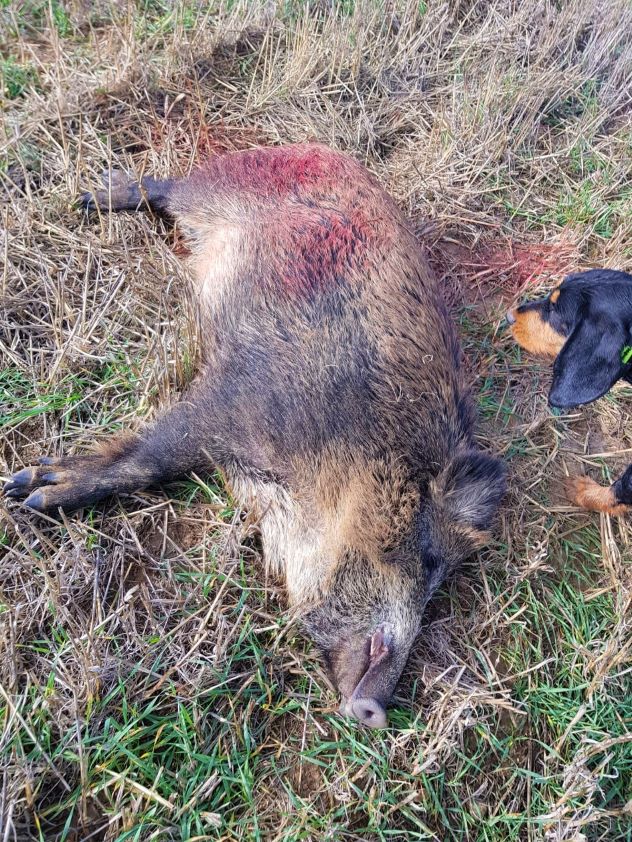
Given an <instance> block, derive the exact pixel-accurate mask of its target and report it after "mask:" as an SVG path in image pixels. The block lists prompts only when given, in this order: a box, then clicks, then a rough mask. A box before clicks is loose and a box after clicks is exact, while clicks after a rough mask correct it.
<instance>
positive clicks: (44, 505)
mask: <svg viewBox="0 0 632 842" xmlns="http://www.w3.org/2000/svg"><path fill="white" fill-rule="evenodd" d="M198 414H199V410H196V406H195V404H194V403H193V402H188V401H182V402H181V403H179V404H176V405H175V406H174V407H173V409H171V411H170V412H168V413H167V414H166V415H165V416H163V417H162V418H161V419H160V420H159V421H158V422H157V423H156V425H155V426H154V427H153V428H149V429H147V430H145V431H143V432H142V433H140V434H139V435H138V436H135V435H134V436H132V435H125V436H118V437H114V438H113V439H111V440H109V441H108V442H106V443H105V444H104V445H103V446H102V447H101V448H100V449H98V450H97V451H96V452H94V453H87V454H85V455H82V456H62V457H59V458H54V457H50V456H43V457H41V458H40V459H39V460H38V464H37V465H35V466H32V467H29V468H23V469H22V470H21V471H18V472H17V473H16V474H14V475H13V476H12V477H11V479H10V480H9V481H8V482H7V483H6V485H5V486H4V489H3V491H4V494H5V496H6V497H15V498H21V497H25V498H26V499H25V500H24V504H25V505H26V506H29V508H31V509H35V510H36V511H40V512H45V511H53V512H54V511H57V509H59V508H62V509H64V510H65V511H71V510H72V509H79V508H82V507H83V506H90V505H92V504H93V503H96V502H97V501H99V500H102V499H103V498H104V497H109V496H110V495H111V494H125V493H130V492H132V491H138V490H139V489H142V488H147V487H148V486H150V485H154V484H157V483H162V482H167V481H169V480H172V479H175V478H176V477H178V476H181V475H182V474H186V473H188V472H189V471H192V470H196V469H198V470H199V469H204V468H208V467H211V465H212V459H211V457H210V456H209V454H208V452H207V449H206V447H205V444H206V443H209V444H210V442H208V438H207V437H205V439H206V440H205V442H202V441H201V440H200V439H199V436H198V435H196V433H195V429H196V427H195V424H193V421H194V419H195V417H197V415H198ZM198 429H199V424H198ZM211 441H212V439H211Z"/></svg>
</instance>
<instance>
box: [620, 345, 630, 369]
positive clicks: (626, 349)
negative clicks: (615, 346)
mask: <svg viewBox="0 0 632 842" xmlns="http://www.w3.org/2000/svg"><path fill="white" fill-rule="evenodd" d="M621 362H622V363H623V365H627V364H628V363H630V362H632V345H624V346H623V348H622V349H621Z"/></svg>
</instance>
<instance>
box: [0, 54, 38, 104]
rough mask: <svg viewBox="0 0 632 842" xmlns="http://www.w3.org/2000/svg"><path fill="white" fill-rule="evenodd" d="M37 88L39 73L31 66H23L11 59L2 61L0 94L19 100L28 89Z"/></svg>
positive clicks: (0, 63)
mask: <svg viewBox="0 0 632 842" xmlns="http://www.w3.org/2000/svg"><path fill="white" fill-rule="evenodd" d="M32 86H37V71H36V70H35V68H34V67H33V66H32V65H30V64H21V63H18V62H17V61H15V59H13V58H11V57H9V58H5V59H1V60H0V92H2V95H3V96H5V97H7V99H17V98H18V97H21V96H23V95H24V93H25V92H26V91H27V90H28V88H30V87H32Z"/></svg>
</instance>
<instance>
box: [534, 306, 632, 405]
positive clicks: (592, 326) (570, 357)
mask: <svg viewBox="0 0 632 842" xmlns="http://www.w3.org/2000/svg"><path fill="white" fill-rule="evenodd" d="M625 344H626V333H625V330H624V327H623V325H622V324H621V323H617V322H614V321H610V320H609V321H607V322H605V323H604V322H603V321H602V322H595V321H592V320H590V319H583V320H582V321H581V322H580V323H579V324H578V325H577V327H576V328H575V329H574V330H573V332H572V333H571V335H570V336H569V337H568V339H567V340H566V343H565V344H564V347H563V348H562V350H561V351H560V353H559V354H558V355H557V358H556V360H555V363H554V364H553V383H552V384H551V391H550V392H549V404H550V405H551V406H556V407H559V408H561V409H564V408H567V407H570V406H579V405H580V404H584V403H591V402H592V401H596V400H597V398H600V397H601V396H602V395H605V394H606V392H608V391H609V390H610V389H611V388H612V386H613V385H614V384H615V383H616V382H617V380H618V379H619V378H620V377H621V374H622V372H623V364H622V361H621V352H622V350H623V348H624V347H625Z"/></svg>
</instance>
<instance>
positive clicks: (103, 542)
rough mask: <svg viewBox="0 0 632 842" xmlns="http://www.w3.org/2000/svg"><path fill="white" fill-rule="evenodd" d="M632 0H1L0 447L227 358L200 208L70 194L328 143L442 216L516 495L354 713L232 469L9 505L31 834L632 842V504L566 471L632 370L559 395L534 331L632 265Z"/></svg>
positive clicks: (83, 426) (605, 427)
mask: <svg viewBox="0 0 632 842" xmlns="http://www.w3.org/2000/svg"><path fill="white" fill-rule="evenodd" d="M631 31H632V6H630V3H629V2H627V0H609V2H600V0H574V2H564V0H560V2H545V0H522V2H517V1H514V0H480V2H475V1H474V0H471V1H468V0H451V2H439V0H430V1H429V2H427V3H426V2H417V0H415V2H408V3H406V2H387V0H384V2H383V3H378V2H377V0H375V2H369V1H368V0H366V2H365V1H364V0H355V2H354V0H341V2H339V3H333V4H332V3H330V2H326V0H322V1H321V2H314V3H312V4H311V6H307V5H306V4H305V3H304V2H298V0H286V2H280V3H278V4H276V3H274V2H272V3H265V4H258V3H255V2H251V3H241V2H239V0H233V2H231V0H225V2H223V3H221V4H215V5H211V6H210V7H209V6H207V5H206V4H202V3H199V4H198V3H194V2H186V3H183V4H175V5H173V4H171V3H168V2H167V1H166V0H145V1H144V2H142V3H138V4H132V3H130V4H126V3H120V4H116V5H114V4H112V3H110V2H107V0H101V2H96V3H88V2H81V0H76V2H69V3H63V2H60V0H48V2H44V0H24V2H12V0H0V96H1V98H2V106H3V109H2V110H3V113H2V116H1V117H0V120H1V121H2V122H1V130H0V151H1V156H0V196H1V200H2V205H1V207H0V210H1V214H2V223H3V224H2V231H1V232H0V233H1V236H2V241H1V243H0V245H1V250H0V254H1V255H2V259H1V261H0V262H1V264H2V272H1V273H0V283H1V295H2V313H1V315H0V407H1V409H0V414H1V416H2V418H1V423H2V431H3V436H2V441H1V446H2V451H1V454H0V457H1V460H2V461H1V463H0V473H2V474H4V475H5V476H6V475H8V473H10V472H11V471H12V470H13V469H14V468H17V467H20V466H22V465H23V464H25V463H27V464H28V463H29V462H30V461H31V460H32V458H33V457H34V456H35V455H37V454H40V453H42V452H45V453H55V454H56V453H60V452H62V451H63V452H73V451H76V450H81V449H82V448H85V447H87V446H89V445H90V444H91V443H92V442H93V441H94V440H95V439H101V438H103V437H106V436H108V435H109V434H110V433H111V432H112V431H113V430H115V429H118V428H121V427H123V428H126V427H129V428H132V427H137V426H138V425H139V424H140V423H141V421H142V420H143V419H145V418H147V417H151V416H152V415H154V414H155V413H156V411H157V410H158V408H159V407H160V406H161V405H162V404H164V402H166V401H168V400H169V399H171V398H173V397H174V396H175V395H176V394H177V393H178V392H179V391H180V390H181V389H182V388H183V386H184V385H185V384H186V382H187V380H188V379H189V378H190V376H191V372H192V371H193V370H194V369H195V358H196V328H195V320H194V319H193V318H192V316H191V313H190V310H189V307H188V305H187V296H186V279H185V270H184V265H183V262H182V260H181V257H180V256H179V255H180V252H181V248H180V243H179V240H178V237H177V233H176V234H174V233H171V232H168V231H166V230H164V229H163V228H162V227H161V223H159V222H158V221H156V220H153V219H151V218H148V217H143V216H138V217H133V216H122V217H117V218H114V219H108V218H103V219H100V220H99V219H97V220H91V221H86V220H85V219H83V218H82V217H81V216H80V215H79V214H78V213H76V212H75V210H74V209H73V208H72V201H73V197H74V196H76V194H77V193H78V191H79V190H80V189H81V188H84V189H85V188H86V187H87V186H88V185H90V184H94V183H95V182H96V181H97V179H98V177H99V172H100V171H101V170H102V169H103V168H107V167H109V166H110V165H115V166H122V167H127V168H129V169H132V170H134V171H136V172H139V171H144V172H147V173H152V174H159V175H165V174H167V173H178V172H185V171H187V170H188V169H189V168H190V167H191V166H192V164H193V161H194V159H195V158H196V157H203V156H204V155H208V154H214V153H216V152H221V151H224V150H227V149H238V148H243V147H248V146H251V145H253V144H255V143H259V142H268V143H280V142H288V141H297V140H306V139H309V138H318V139H320V140H323V141H326V142H329V143H331V144H333V145H335V146H337V147H339V148H341V149H345V150H348V151H351V152H352V153H353V154H355V155H356V156H357V157H359V158H360V159H361V160H363V161H365V162H366V163H367V165H368V166H369V167H370V168H371V169H372V170H373V171H374V172H375V173H376V174H377V175H378V176H379V178H380V179H381V180H382V181H383V183H384V184H385V185H386V186H387V187H388V189H389V190H390V191H391V192H392V193H393V194H394V195H395V196H396V197H397V199H398V200H399V202H400V203H401V205H402V206H403V207H404V208H405V209H406V211H407V212H408V213H409V214H410V217H411V219H412V220H413V222H414V224H415V225H416V226H417V228H418V231H419V235H420V239H421V240H422V241H423V243H424V246H425V248H426V249H427V250H428V253H429V255H430V257H431V259H432V261H433V263H434V265H435V267H436V271H437V273H438V275H439V277H440V278H441V282H442V284H443V286H444V289H445V294H446V296H447V297H448V298H449V300H450V302H451V305H452V306H453V308H454V313H455V318H456V319H457V320H458V322H459V324H460V329H461V335H462V339H463V344H464V348H465V351H466V357H467V362H468V365H469V367H470V370H471V376H472V382H473V385H474V388H475V391H476V394H477V396H478V401H479V405H480V415H481V437H482V439H483V440H487V441H489V442H491V444H492V446H493V448H494V449H495V450H496V451H498V452H500V453H503V454H504V456H505V457H506V459H507V460H508V464H509V466H510V470H511V478H512V480H511V486H512V487H511V492H510V496H509V499H508V501H507V505H506V508H505V510H504V513H503V516H502V522H501V524H500V525H499V529H498V534H497V541H496V543H495V544H494V545H493V546H492V547H491V548H490V549H489V550H487V551H485V552H484V553H482V554H481V555H480V556H479V557H478V558H475V559H473V560H472V562H471V563H470V564H469V565H467V566H466V567H465V568H464V569H463V570H462V572H461V573H460V575H458V576H457V577H456V578H455V579H454V580H453V581H451V582H449V583H448V584H446V586H445V587H444V589H443V590H442V592H441V594H440V596H439V597H438V598H437V599H436V600H435V601H434V602H433V604H432V606H431V607H430V610H429V612H428V614H427V624H426V627H425V629H424V633H423V635H422V637H421V639H420V641H419V644H418V646H417V648H416V650H415V652H414V655H413V656H412V658H411V662H410V666H409V669H408V671H407V673H406V676H405V678H404V680H403V682H402V685H401V687H400V689H399V691H398V694H397V698H396V707H395V708H394V710H393V711H392V712H391V717H390V725H389V728H388V729H387V730H385V731H381V732H369V731H366V730H362V729H360V728H356V727H355V726H354V725H353V724H351V723H349V722H346V721H344V720H343V719H341V718H340V717H339V716H338V715H337V713H336V697H335V695H334V694H333V693H332V691H331V689H330V687H329V685H328V684H327V680H326V678H325V677H324V675H323V673H322V671H321V667H320V664H319V661H318V659H317V657H316V655H315V653H313V652H312V651H311V650H310V648H309V645H308V644H307V643H306V642H305V641H304V640H303V638H302V637H301V636H300V634H299V632H298V630H297V629H296V627H295V626H293V625H292V624H291V623H290V622H289V621H288V620H287V618H285V617H284V615H283V606H284V600H283V594H282V592H281V591H280V590H279V589H278V588H277V586H276V583H274V582H272V581H270V580H269V578H268V577H267V576H266V573H265V569H264V567H263V565H262V563H261V559H260V557H259V554H258V550H257V543H256V537H255V536H253V534H252V532H253V531H252V525H251V524H250V523H249V521H248V519H247V517H246V516H245V515H244V514H243V513H242V512H239V511H235V509H234V508H233V504H232V503H231V500H230V499H229V498H228V496H227V494H226V492H225V490H224V489H223V488H222V487H221V486H220V485H219V484H217V483H216V482H215V481H214V480H212V479H211V480H209V479H200V478H192V479H191V480H189V481H186V482H181V483H179V484H177V485H173V486H170V487H169V488H167V489H164V490H156V491H151V492H147V493H142V494H136V495H133V497H132V498H131V499H128V500H125V501H117V500H114V501H111V502H108V503H107V504H104V505H102V506H99V507H96V508H95V509H94V510H92V511H86V512H84V513H83V514H82V515H79V516H72V517H69V518H67V519H65V520H64V521H63V523H61V524H60V523H58V522H55V521H53V520H49V519H46V518H36V517H33V516H31V515H29V514H27V513H25V512H23V511H21V510H20V509H19V508H18V507H16V506H15V505H6V506H4V505H3V504H2V502H0V508H1V511H2V524H3V525H2V526H1V527H0V553H2V561H1V564H0V623H1V624H2V630H1V632H0V680H1V684H0V710H1V711H2V712H1V713H0V764H1V767H2V785H1V786H0V826H1V830H0V840H1V842H9V840H21V841H22V840H31V839H33V840H46V842H49V840H62V839H63V840H80V839H107V840H121V842H122V840H150V839H151V840H154V839H155V840H163V839H164V840H167V839H171V840H203V839H213V840H214V839H221V840H234V839H241V840H259V839H261V840H279V842H280V840H284V841H285V842H294V840H312V839H313V840H316V839H331V840H336V841H337V840H341V842H342V840H360V839H361V840H389V842H392V841H393V840H416V839H419V840H426V839H428V840H430V839H433V840H452V839H454V840H489V842H491V841H492V840H494V842H501V840H502V841H503V842H504V840H568V841H569V842H570V840H573V841H574V842H584V840H630V839H632V725H631V723H632V680H631V679H632V659H631V654H632V636H631V629H630V617H631V610H632V606H631V596H632V580H631V576H630V558H631V556H632V551H631V546H632V529H631V528H630V521H629V520H628V521H627V522H626V521H624V520H623V519H620V520H610V519H609V518H606V517H602V518H600V517H599V516H597V515H588V514H583V513H578V512H577V511H575V510H573V509H572V508H571V507H569V506H568V505H566V503H565V502H564V500H563V498H562V497H561V496H560V491H559V486H560V481H561V479H562V478H563V476H564V475H565V474H569V473H570V474H576V473H582V472H585V473H589V474H591V475H593V476H595V477H598V478H601V479H603V480H607V479H609V478H611V477H615V476H616V475H617V472H618V471H620V469H621V468H622V467H623V466H624V465H625V464H626V463H627V462H629V461H630V459H631V458H632V456H631V454H632V421H631V418H630V415H631V413H632V393H631V392H630V390H627V392H626V390H622V391H615V392H614V393H612V394H611V395H609V396H608V397H606V398H604V399H602V400H601V401H599V402H598V403H597V404H596V405H594V406H590V407H586V408H584V409H582V410H580V411H577V412H573V413H571V414H568V415H563V416H562V415H557V416H556V415H553V414H552V413H551V411H550V410H549V409H548V408H547V405H546V392H547V388H548V383H549V378H550V372H549V371H548V369H547V367H546V366H544V367H539V366H538V365H537V364H536V363H534V362H533V361H532V360H527V359H523V358H522V356H521V354H520V351H519V350H518V349H517V348H516V347H515V346H514V345H513V344H512V342H511V341H510V340H509V339H508V337H507V336H506V334H505V331H504V329H503V327H502V314H503V313H504V311H505V310H506V307H507V305H508V304H510V303H511V302H512V301H513V300H514V298H515V296H517V295H524V294H528V293H530V292H531V291H537V290H538V289H539V288H541V287H542V288H543V287H549V286H550V285H552V284H553V283H554V282H556V281H557V280H559V279H560V278H561V276H562V275H563V274H564V272H565V271H566V270H568V269H570V268H578V267H588V266H592V265H599V266H602V265H604V266H610V267H617V268H622V269H627V270H628V271H630V270H632V212H631V211H632V191H631V189H630V184H631V183H632V122H631V119H630V91H631V90H632V48H631V46H630V32H631Z"/></svg>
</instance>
